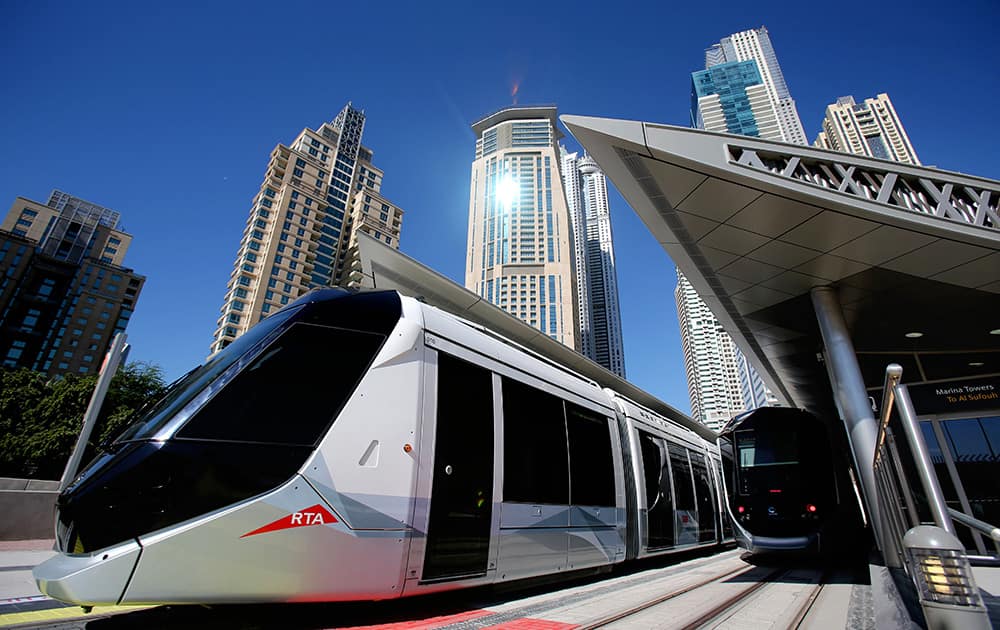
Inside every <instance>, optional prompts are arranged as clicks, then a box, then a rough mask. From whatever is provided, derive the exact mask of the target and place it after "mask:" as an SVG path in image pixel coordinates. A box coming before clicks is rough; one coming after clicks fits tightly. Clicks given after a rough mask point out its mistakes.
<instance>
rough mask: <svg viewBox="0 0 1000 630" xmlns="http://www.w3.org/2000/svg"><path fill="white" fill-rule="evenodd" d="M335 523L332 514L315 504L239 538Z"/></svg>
mask: <svg viewBox="0 0 1000 630" xmlns="http://www.w3.org/2000/svg"><path fill="white" fill-rule="evenodd" d="M336 522H337V519H336V518H334V516H333V514H331V513H330V511H329V510H327V509H326V508H325V507H323V506H322V505H320V504H316V505H314V506H312V507H310V508H306V509H304V510H301V511H299V512H292V513H291V514H289V515H288V516H285V517H283V518H279V519H278V520H276V521H274V522H273V523H268V524H267V525H265V526H263V527H260V528H258V529H255V530H253V531H252V532H247V533H245V534H243V535H242V536H240V538H246V537H247V536H256V535H257V534H266V533H268V532H276V531H278V530H281V529H291V528H293V527H309V526H311V525H326V524H327V523H336Z"/></svg>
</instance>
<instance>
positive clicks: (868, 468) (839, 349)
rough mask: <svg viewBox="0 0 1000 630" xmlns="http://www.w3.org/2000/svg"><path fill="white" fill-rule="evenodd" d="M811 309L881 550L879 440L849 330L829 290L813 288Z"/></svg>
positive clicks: (883, 526) (884, 528) (883, 527)
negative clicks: (876, 469) (876, 465)
mask: <svg viewBox="0 0 1000 630" xmlns="http://www.w3.org/2000/svg"><path fill="white" fill-rule="evenodd" d="M811 297H812V303H813V310H814V311H815V312H816V321H817V323H818V324H819V330H820V334H821V335H822V336H823V345H824V346H825V347H826V354H827V357H828V361H829V363H830V365H829V367H830V369H831V371H832V373H833V376H834V379H833V380H834V381H835V384H834V388H833V393H834V396H836V398H837V402H838V406H839V409H840V410H841V413H842V414H843V416H844V418H843V420H844V424H845V425H846V427H847V438H848V440H849V442H850V445H851V451H852V455H853V457H854V465H855V466H857V469H858V475H859V477H860V481H861V489H862V491H863V494H864V500H865V505H866V506H867V507H868V513H869V514H870V515H871V522H872V529H873V531H874V532H875V540H876V542H877V543H878V545H879V547H880V548H881V549H885V548H886V543H885V534H886V533H887V532H888V526H887V524H886V522H885V518H884V517H883V515H882V513H881V510H880V509H879V504H878V500H877V496H878V483H877V482H876V481H875V473H874V470H873V467H872V463H873V460H874V457H875V443H876V440H877V439H878V423H876V422H875V417H874V414H873V412H872V409H871V404H870V403H869V402H868V392H867V390H865V382H864V379H863V378H862V377H861V368H860V367H858V359H857V355H856V354H855V352H854V344H853V343H852V342H851V335H850V331H848V329H847V323H846V322H845V321H844V313H843V312H842V311H841V309H840V301H839V300H838V298H837V292H836V291H835V290H834V289H833V288H832V287H815V288H813V290H812V291H811Z"/></svg>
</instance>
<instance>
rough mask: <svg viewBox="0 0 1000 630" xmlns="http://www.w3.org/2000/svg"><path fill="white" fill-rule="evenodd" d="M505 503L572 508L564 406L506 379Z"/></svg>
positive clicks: (541, 393)
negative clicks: (567, 506) (517, 502)
mask: <svg viewBox="0 0 1000 630" xmlns="http://www.w3.org/2000/svg"><path fill="white" fill-rule="evenodd" d="M503 431H504V458H503V464H504V482H503V500H504V501H521V502H524V503H552V504H557V505H568V504H569V476H568V469H567V464H568V461H567V459H568V456H567V453H566V420H565V418H564V417H563V403H562V400H560V399H559V398H556V397H555V396H552V395H550V394H546V393H545V392H542V391H540V390H537V389H535V388H534V387H529V386H528V385H525V384H524V383H520V382H518V381H515V380H513V379H509V378H506V377H504V379H503Z"/></svg>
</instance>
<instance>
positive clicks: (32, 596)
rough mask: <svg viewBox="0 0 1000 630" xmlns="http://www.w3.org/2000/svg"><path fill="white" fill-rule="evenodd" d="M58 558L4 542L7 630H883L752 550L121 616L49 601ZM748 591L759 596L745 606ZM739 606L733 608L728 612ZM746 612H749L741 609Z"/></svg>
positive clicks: (856, 588)
mask: <svg viewBox="0 0 1000 630" xmlns="http://www.w3.org/2000/svg"><path fill="white" fill-rule="evenodd" d="M51 549H52V541H51V540H48V541H45V540H42V541H17V542H0V627H26V628H41V627H58V628H61V629H67V628H86V627H102V625H104V623H105V620H108V618H109V617H114V627H115V628H131V627H147V628H148V627H158V628H181V627H185V628H187V627H192V626H193V627H235V628H239V627H256V628H272V627H273V628H355V629H359V630H360V629H365V630H369V629H379V630H382V629H391V630H397V629H398V630H403V629H404V628H405V629H407V630H411V629H414V628H417V629H427V630H430V629H432V628H434V629H443V628H447V629H454V630H459V629H462V630H464V629H469V628H506V629H511V630H569V629H578V628H589V627H609V628H684V627H691V628H694V627H727V628H758V627H762V625H761V624H764V626H772V627H782V626H786V625H789V623H790V622H793V621H795V623H796V624H798V627H809V628H817V629H820V630H827V629H832V628H848V627H850V628H874V627H875V625H874V620H875V613H874V610H873V606H872V601H873V598H872V596H871V589H870V587H869V585H868V584H866V583H865V581H866V580H865V579H864V576H863V575H861V573H863V572H855V574H852V572H851V571H848V570H845V569H839V570H836V571H834V572H830V571H825V572H824V571H818V570H810V569H806V568H802V567H794V566H783V567H777V568H775V567H769V566H763V565H759V564H753V563H750V562H747V560H746V557H745V554H744V553H743V552H742V550H738V549H732V548H731V549H728V550H725V551H722V552H714V553H705V552H701V553H687V554H681V555H679V556H676V557H675V558H673V559H672V560H671V561H667V562H665V561H663V560H659V561H657V562H655V563H646V564H640V565H639V566H638V567H635V568H633V569H631V570H627V571H616V572H614V573H612V574H610V575H608V574H605V575H602V576H592V577H586V578H578V579H575V580H571V581H569V582H566V583H555V584H552V583H550V584H546V585H534V586H528V587H524V588H517V589H514V590H511V589H509V588H508V589H504V590H496V589H474V590H470V591H460V592H457V593H449V594H443V595H434V596H425V597H418V598H404V599H402V600H393V601H385V602H363V603H351V604H343V603H337V604H288V605H240V606H236V605H230V606H211V607H205V606H109V607H96V608H95V609H94V610H93V611H92V612H90V613H84V612H83V610H82V609H81V608H80V607H78V606H70V605H66V604H63V603H61V602H57V601H54V600H51V599H49V598H47V597H44V596H43V595H42V594H41V593H39V592H38V590H37V588H36V587H35V584H34V580H33V579H32V576H31V569H32V568H33V566H34V565H36V564H38V563H40V562H42V561H44V560H45V559H47V558H48V557H50V556H51V555H52V554H53V553H54V552H53V551H52V550H51ZM776 571H777V573H776ZM748 590H753V591H754V593H755V594H754V596H753V597H748V596H742V600H741V593H744V592H745V591H748ZM730 600H732V602H733V603H734V605H733V606H729V607H725V606H722V604H725V603H726V602H729V601H730ZM739 601H743V603H742V604H740V605H735V604H738V603H739ZM715 617H719V618H718V619H715ZM796 620H797V621H796ZM107 623H110V620H108V621H107Z"/></svg>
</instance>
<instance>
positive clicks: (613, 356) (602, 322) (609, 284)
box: [559, 145, 625, 378]
mask: <svg viewBox="0 0 1000 630" xmlns="http://www.w3.org/2000/svg"><path fill="white" fill-rule="evenodd" d="M559 154H560V162H561V169H562V178H563V187H564V188H565V190H566V205H567V207H568V208H569V216H570V224H571V225H572V228H573V259H574V271H575V273H576V290H577V305H576V307H577V317H578V328H579V330H580V352H581V353H583V355H584V356H586V357H589V358H590V359H593V360H594V361H595V362H597V363H599V364H600V365H603V366H604V367H605V368H607V369H608V370H610V371H612V372H614V373H615V374H617V375H618V376H621V377H622V378H625V346H624V343H623V341H622V322H621V312H620V309H619V306H618V274H617V273H616V271H615V248H614V242H613V239H612V236H611V211H610V207H609V205H608V182H607V179H606V178H605V177H604V173H603V171H601V169H600V167H599V166H597V162H595V161H594V159H593V158H592V157H590V156H588V155H584V156H583V157H579V156H578V154H577V153H570V152H568V151H567V150H566V148H565V147H563V146H561V145H560V147H559Z"/></svg>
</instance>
